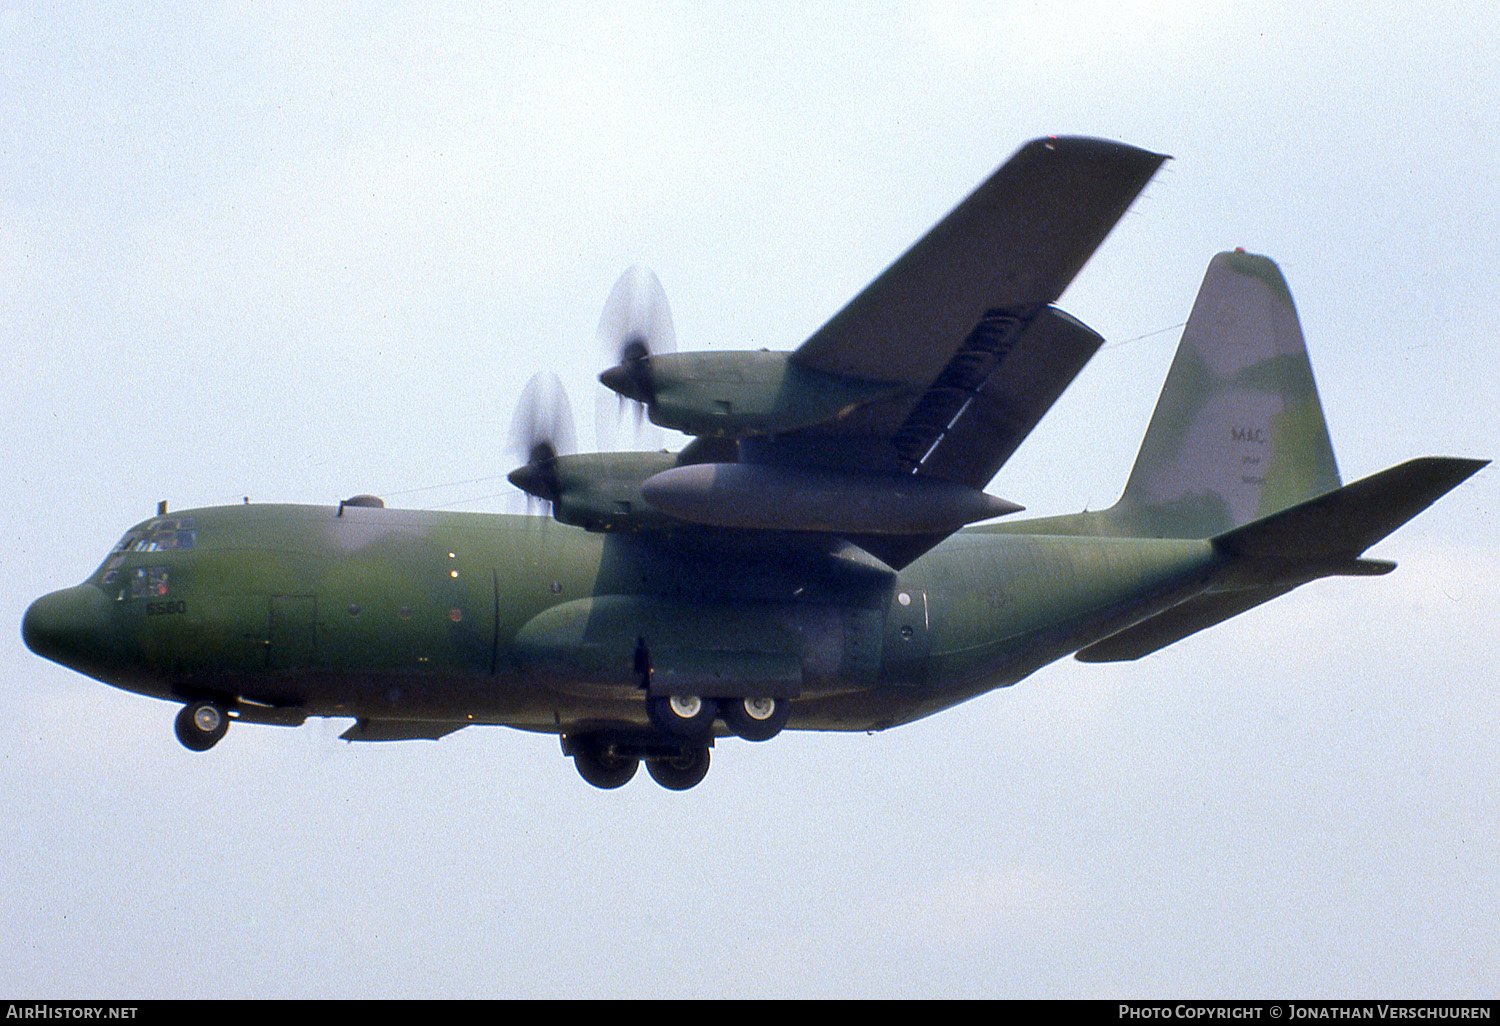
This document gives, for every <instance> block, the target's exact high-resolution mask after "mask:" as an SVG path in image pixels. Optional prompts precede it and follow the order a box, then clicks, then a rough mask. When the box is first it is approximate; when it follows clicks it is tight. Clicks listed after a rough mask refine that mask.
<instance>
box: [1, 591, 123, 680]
mask: <svg viewBox="0 0 1500 1026" xmlns="http://www.w3.org/2000/svg"><path fill="white" fill-rule="evenodd" d="M108 611H109V600H108V599H106V598H105V597H104V592H102V591H100V590H99V589H98V588H96V587H94V586H93V585H92V584H80V585H78V586H77V587H76V588H64V589H63V590H62V591H54V592H52V593H51V594H49V595H43V596H42V597H41V598H39V599H37V600H36V601H35V602H33V603H32V604H31V608H29V609H27V610H26V615H25V617H23V618H22V620H21V638H22V640H24V641H25V642H26V647H27V648H29V649H31V650H32V651H33V652H35V653H36V654H37V655H39V656H41V657H42V658H44V659H51V660H52V661H53V662H55V663H62V664H63V665H64V666H69V667H72V668H74V669H81V668H82V666H83V665H84V664H88V663H91V662H93V661H95V660H97V659H98V658H99V656H101V655H102V654H103V652H102V649H103V648H104V646H105V644H106V639H105V636H104V633H105V627H106V625H107V622H108Z"/></svg>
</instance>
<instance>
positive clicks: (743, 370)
mask: <svg viewBox="0 0 1500 1026" xmlns="http://www.w3.org/2000/svg"><path fill="white" fill-rule="evenodd" d="M791 357H792V354H791V353H784V352H769V351H765V350H762V351H759V352H732V353H661V354H656V355H653V356H644V357H639V358H636V359H634V360H630V361H627V362H625V363H621V364H619V365H617V366H614V367H611V368H610V369H609V370H607V371H605V372H604V373H603V374H600V375H599V380H600V381H601V382H603V383H604V384H605V385H606V386H607V387H609V388H611V389H613V390H614V391H616V392H618V393H619V394H620V395H623V396H625V397H626V398H628V399H634V400H635V401H637V402H640V403H645V404H646V409H647V412H648V414H649V416H650V417H651V421H652V423H654V424H660V425H661V426H662V427H667V428H672V429H674V430H677V431H682V432H684V433H685V434H689V435H698V436H700V437H707V438H741V437H744V436H747V435H765V434H780V433H782V432H785V431H795V430H797V429H798V428H806V427H812V426H813V425H815V424H822V423H825V422H827V421H830V420H834V419H836V418H838V417H839V416H841V415H843V414H846V413H849V412H851V411H853V410H856V409H858V408H859V407H861V406H864V405H866V404H868V403H872V402H877V401H879V400H882V399H893V398H896V397H898V396H901V395H904V394H906V393H907V392H908V391H909V388H908V386H906V385H904V384H900V383H891V382H887V381H861V380H858V379H854V378H846V377H840V376H837V375H832V374H825V373H823V372H822V371H815V370H809V369H808V368H806V367H803V366H801V365H799V364H797V363H796V362H795V361H794V360H792V358H791Z"/></svg>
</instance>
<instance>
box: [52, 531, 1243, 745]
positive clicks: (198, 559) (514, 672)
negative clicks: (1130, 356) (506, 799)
mask: <svg viewBox="0 0 1500 1026" xmlns="http://www.w3.org/2000/svg"><path fill="white" fill-rule="evenodd" d="M1024 530H1025V525H1024V524H1017V525H1014V526H1013V527H1010V528H1008V529H1006V528H998V527H995V528H980V529H974V530H969V531H964V532H960V533H959V534H957V535H955V536H954V537H952V538H950V539H949V540H948V541H947V542H946V543H944V544H943V545H941V546H939V547H938V548H937V549H935V550H934V551H933V552H932V553H930V554H929V555H928V556H927V557H925V558H923V559H921V560H919V561H918V562H917V563H915V564H913V565H912V566H910V567H909V568H907V569H906V570H905V571H903V572H901V573H899V574H898V573H894V572H892V571H890V570H889V569H886V568H885V567H883V566H881V565H880V564H879V563H877V562H876V561H874V560H872V559H871V558H869V557H868V556H865V555H864V554H863V553H861V552H859V551H858V550H857V549H854V548H852V547H848V546H845V547H842V548H838V549H835V550H828V549H824V550H821V551H818V552H810V551H809V549H808V542H807V540H805V539H798V538H795V537H791V536H772V535H767V536H766V538H765V539H764V541H763V543H761V544H751V545H747V544H746V543H745V541H744V536H743V534H741V535H739V536H738V538H739V541H738V542H737V543H734V544H726V543H725V540H724V539H721V538H719V537H717V536H716V534H715V532H713V531H705V530H701V529H698V530H693V531H685V532H682V533H680V534H677V535H673V536H669V537H668V536H662V535H630V534H593V533H589V532H586V531H583V530H580V529H577V528H572V527H568V526H566V525H561V524H558V523H555V522H552V521H549V520H545V519H543V518H538V517H518V516H502V515H492V514H465V513H443V512H422V511H402V510H387V509H382V508H371V507H357V506H346V507H344V508H343V509H342V511H340V510H339V509H337V508H335V507H317V506H273V505H246V506H229V507H221V508H216V509H200V510H192V511H188V512H184V513H181V514H173V515H172V516H169V517H158V518H153V519H152V520H149V521H146V522H145V523H143V524H142V525H140V526H138V527H137V528H134V529H132V531H131V532H130V533H129V534H127V536H126V539H125V540H124V542H122V547H121V549H119V550H117V551H116V552H115V553H114V554H112V555H111V556H110V558H109V559H107V560H106V562H105V563H104V565H103V566H101V567H100V568H99V570H98V571H96V572H95V573H94V574H93V575H92V576H90V578H89V579H88V581H87V582H86V583H85V584H84V585H83V586H81V588H79V589H70V591H69V593H70V594H71V595H72V596H73V597H72V598H71V599H70V601H72V602H74V603H75V604H77V605H80V606H88V607H90V608H91V610H93V611H91V612H89V613H88V614H87V616H88V617H90V618H92V622H94V623H96V624H97V628H96V629H95V630H91V631H89V632H87V633H86V634H84V635H82V637H86V638H87V639H88V642H87V644H86V645H84V644H82V643H80V646H79V649H78V650H77V651H74V652H68V653H59V654H58V658H59V661H63V662H65V663H67V664H68V665H71V666H74V667H75V668H76V669H79V670H81V671H83V672H85V673H88V674H90V675H92V676H95V677H97V678H99V679H101V680H103V681H106V682H107V683H110V684H113V685H116V686H118V687H122V688H127V689H129V690H132V691H137V692H141V693H143V694H148V695H153V696H156V697H160V698H164V699H175V700H183V699H189V698H195V697H201V698H215V699H218V700H221V701H230V702H232V701H234V700H241V701H243V702H244V703H248V704H247V706H246V708H248V709H253V708H255V707H258V706H265V707H269V708H267V709H266V711H265V712H266V715H265V716H264V717H259V716H254V715H247V716H246V718H247V719H257V718H264V719H266V720H267V721H269V722H275V721H276V720H275V716H274V710H276V709H285V710H288V711H289V712H290V711H293V710H295V711H298V712H299V713H301V714H306V715H322V716H353V717H359V718H362V719H368V720H372V721H382V720H391V721H437V722H444V723H452V724H455V725H457V724H465V723H492V724H505V725H509V726H513V727H519V728H523V729H530V730H541V731H548V732H557V733H568V732H573V731H577V730H580V729H586V728H588V727H590V726H591V725H620V726H623V725H636V726H645V725H646V724H647V715H646V708H645V700H644V699H645V693H646V692H645V678H643V675H642V673H641V662H640V658H639V652H640V651H644V652H646V653H648V655H649V662H650V667H651V672H650V675H649V680H650V688H651V690H652V692H653V693H656V692H658V691H660V692H668V693H673V692H683V693H697V694H705V695H719V696H730V695H737V694H755V693H769V694H777V695H780V696H784V697H790V698H793V699H794V701H793V705H792V708H793V713H792V719H791V723H790V724H789V725H790V726H791V727H796V728H804V729H836V730H866V729H879V728H883V727H887V726H891V725H893V724H896V723H901V722H906V721H909V720H912V719H915V718H917V717H920V716H924V715H927V714H929V713H932V712H935V711H937V710H939V709H942V708H945V707H947V706H950V705H953V704H954V703H956V702H959V701H962V700H964V699H965V698H968V697H971V696H973V695H975V694H978V693H981V692H983V691H987V690H990V689H992V688H995V687H1001V686H1005V685H1008V684H1012V683H1014V682H1015V681H1017V680H1019V679H1020V678H1022V677H1024V676H1026V675H1027V674H1029V673H1031V672H1033V671H1034V670H1036V669H1037V668H1038V667H1040V666H1042V665H1044V664H1046V663H1048V662H1051V661H1053V660H1055V659H1058V658H1060V657H1062V656H1065V655H1068V654H1069V653H1071V652H1074V651H1076V650H1077V649H1079V648H1081V647H1083V646H1085V645H1088V644H1090V643H1091V642H1093V641H1095V640H1097V639H1099V638H1102V637H1105V636H1107V635H1109V634H1111V633H1113V632H1116V631H1119V630H1120V629H1122V627H1124V626H1126V625H1128V624H1130V623H1133V622H1135V621H1137V620H1140V619H1142V618H1144V617H1146V616H1149V615H1151V614H1153V613H1155V612H1158V611H1160V610H1161V609H1163V608H1166V607H1167V606H1169V605H1171V604H1173V603H1175V602H1178V601H1181V600H1182V599H1183V598H1185V597H1187V596H1189V595H1192V594H1195V593H1197V592H1199V591H1201V590H1202V589H1203V588H1204V587H1205V585H1206V582H1207V580H1208V578H1209V577H1210V575H1211V574H1212V571H1213V570H1214V568H1215V567H1216V566H1218V565H1219V564H1220V563H1221V559H1220V557H1218V556H1217V555H1216V554H1215V550H1214V548H1213V546H1212V545H1211V544H1210V543H1209V542H1206V541H1198V540H1142V539H1122V538H1103V537H1100V538H1093V537H1056V536H1039V535H1028V534H1025V533H1016V532H1018V531H1020V532H1024Z"/></svg>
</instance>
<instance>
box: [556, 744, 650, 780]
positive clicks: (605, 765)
mask: <svg viewBox="0 0 1500 1026" xmlns="http://www.w3.org/2000/svg"><path fill="white" fill-rule="evenodd" d="M573 765H574V767H575V768H576V769H577V770H578V775H579V776H581V777H582V778H583V779H584V780H587V781H588V782H589V783H590V784H593V785H594V786H595V787H601V788H603V789H605V790H606V791H608V790H612V789H614V788H616V787H624V786H625V785H626V784H628V783H629V782H630V778H631V777H633V776H635V771H636V770H637V769H639V768H640V765H641V760H640V759H637V758H636V757H635V756H633V755H621V754H619V753H618V752H616V751H615V747H614V746H613V745H611V744H606V743H604V742H601V741H600V740H598V739H597V738H587V739H584V740H581V741H580V742H579V744H578V747H577V750H576V751H574V752H573Z"/></svg>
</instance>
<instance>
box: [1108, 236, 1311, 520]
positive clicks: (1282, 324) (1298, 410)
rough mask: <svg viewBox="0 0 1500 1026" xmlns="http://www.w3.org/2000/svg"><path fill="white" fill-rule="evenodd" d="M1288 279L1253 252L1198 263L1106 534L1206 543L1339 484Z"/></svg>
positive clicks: (1223, 255) (1269, 261)
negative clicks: (1198, 276)
mask: <svg viewBox="0 0 1500 1026" xmlns="http://www.w3.org/2000/svg"><path fill="white" fill-rule="evenodd" d="M1339 483H1340V482H1339V472H1338V466H1337V465H1336V463H1335V462H1334V457H1333V446H1332V444H1331V443H1330V442H1329V439H1328V426H1327V424H1326V423H1325V422H1324V420H1323V408H1322V405H1321V404H1320V403H1319V401H1318V390H1317V386H1316V385H1315V384H1314V382H1313V373H1312V365H1311V363H1309V362H1308V359H1307V348H1306V346H1305V345H1304V343H1303V341H1302V328H1301V325H1300V324H1299V323H1298V320H1297V310H1296V307H1295V306H1294V305H1293V303H1292V294H1291V292H1290V290H1288V288H1287V284H1286V279H1284V278H1283V277H1282V276H1281V271H1280V269H1279V268H1277V266H1276V264H1275V263H1274V262H1272V261H1271V260H1269V259H1267V258H1266V257H1263V256H1256V255H1254V254H1251V253H1244V252H1240V251H1236V252H1233V253H1220V254H1219V255H1218V256H1216V257H1214V258H1213V260H1212V261H1211V262H1210V263H1209V265H1208V272H1207V274H1205V275H1204V277H1203V284H1202V286H1201V287H1200V288H1199V290H1198V298H1197V300H1196V301H1195V302H1194V303H1193V311H1192V314H1191V315H1189V317H1188V321H1187V325H1186V327H1185V328H1184V329H1183V332H1182V341H1181V343H1180V344H1179V345H1178V347H1177V356H1176V358H1175V359H1174V360H1173V361H1172V368H1171V370H1170V371H1169V372H1168V374H1167V381H1166V384H1165V386H1164V387H1163V388H1162V393H1161V398H1160V399H1159V400H1158V401H1157V404H1156V412H1155V413H1153V414H1152V416H1151V424H1150V427H1148V428H1147V430H1146V437H1145V440H1144V441H1143V442H1142V443H1141V449H1140V453H1139V455H1138V456H1137V457H1136V462H1135V468H1134V469H1133V470H1132V471H1131V473H1130V480H1129V482H1128V483H1127V484H1126V486H1125V493H1124V495H1122V496H1121V498H1120V501H1119V502H1118V503H1117V504H1116V505H1115V506H1114V507H1113V508H1112V509H1111V510H1108V511H1107V512H1106V513H1105V514H1104V518H1105V519H1107V521H1108V522H1109V524H1110V526H1111V528H1112V529H1113V530H1112V531H1111V533H1115V532H1118V533H1121V534H1132V535H1136V536H1146V537H1162V538H1208V537H1212V536H1214V535H1217V534H1221V533H1223V532H1225V531H1228V530H1231V529H1233V528H1236V527H1239V526H1241V525H1243V524H1247V523H1250V522H1251V521H1252V520H1257V519H1259V518H1261V517H1264V516H1268V515H1270V514H1272V513H1276V512H1279V511H1280V510H1283V509H1286V508H1288V507H1290V506H1294V505H1296V504H1297V503H1299V502H1303V501H1305V500H1307V499H1310V498H1313V497H1314V496H1318V495H1322V494H1324V493H1325V492H1330V491H1332V490H1334V489H1335V488H1337V487H1339Z"/></svg>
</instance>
